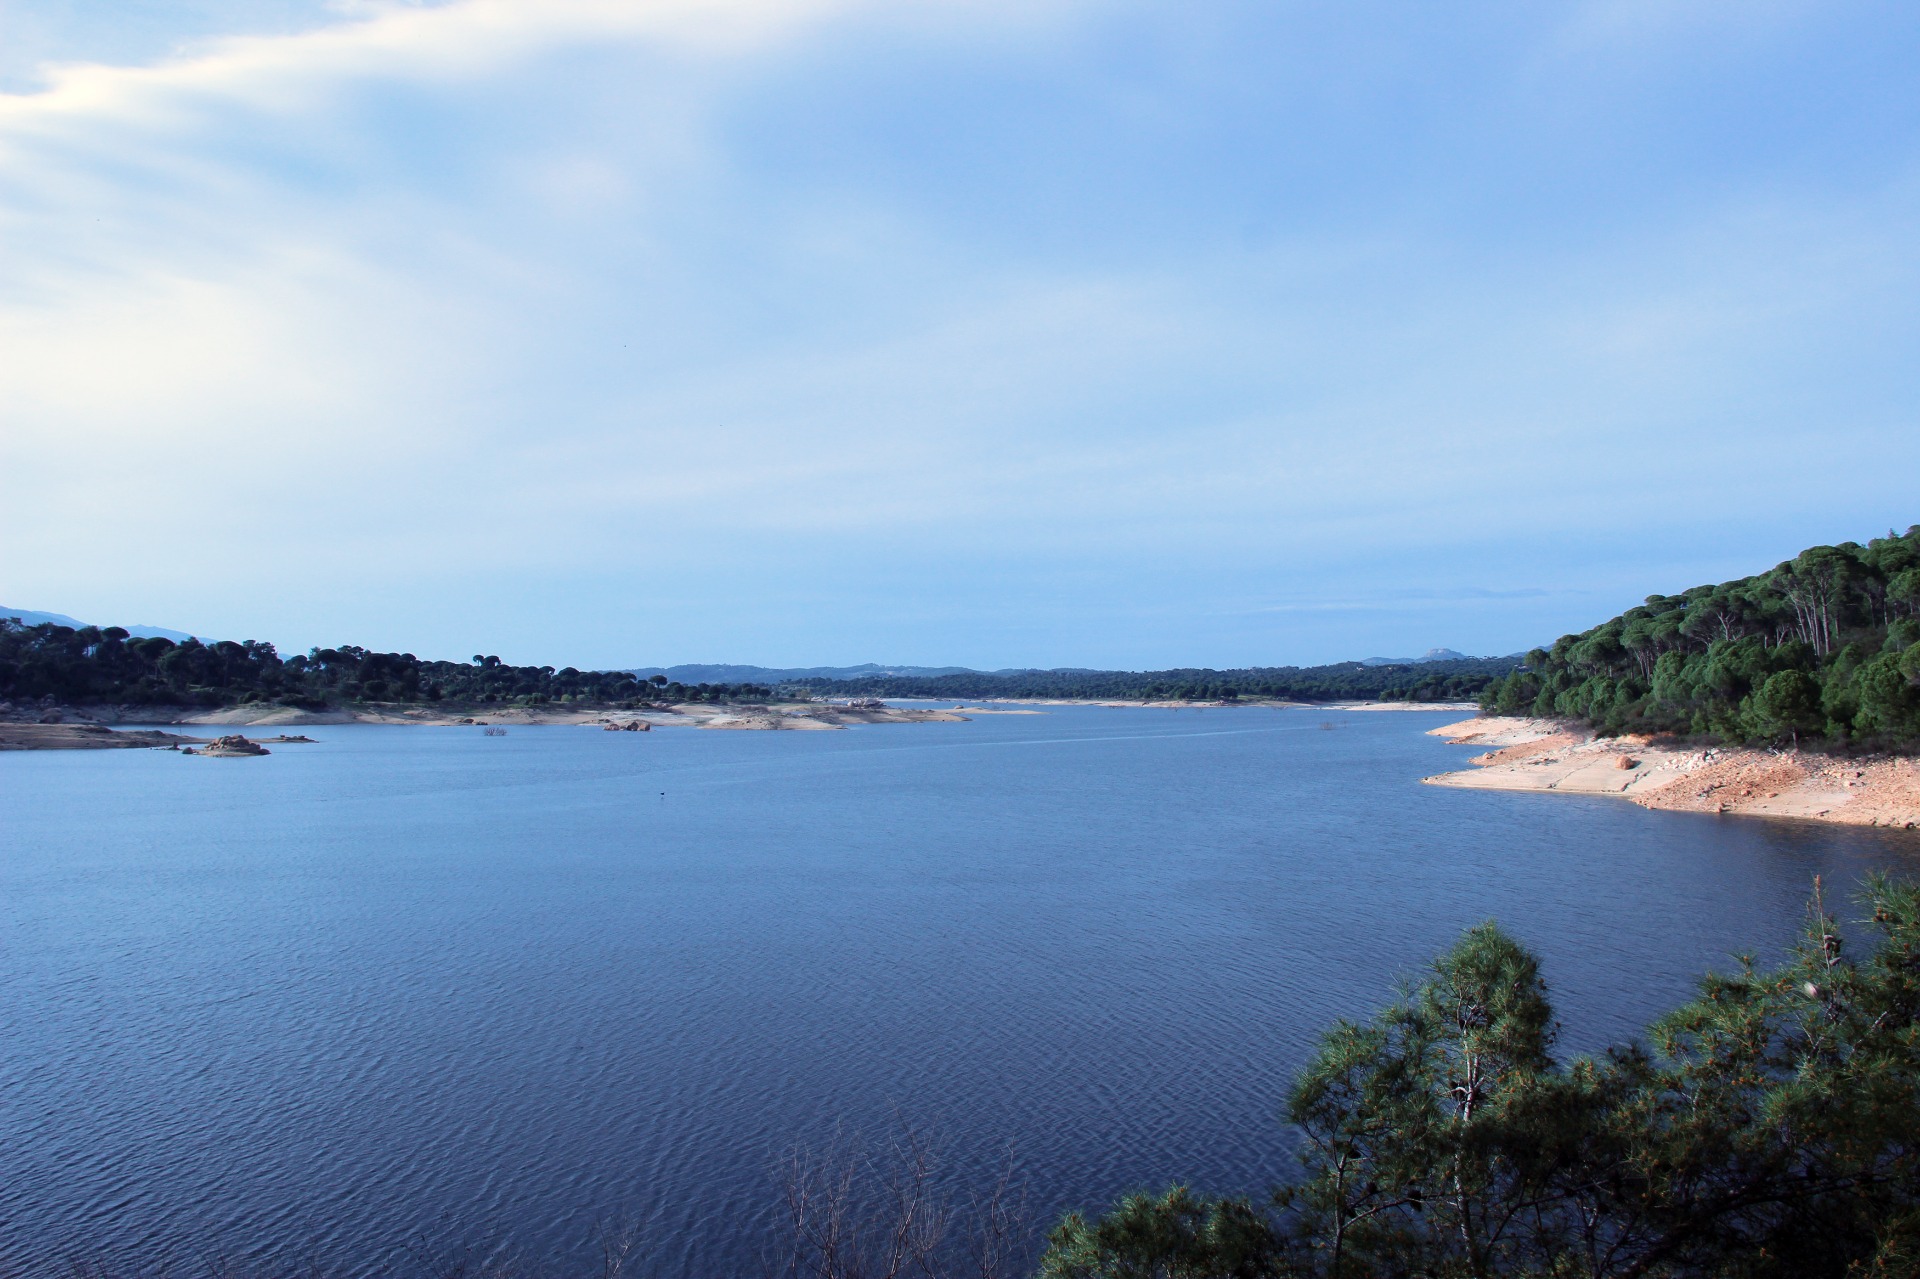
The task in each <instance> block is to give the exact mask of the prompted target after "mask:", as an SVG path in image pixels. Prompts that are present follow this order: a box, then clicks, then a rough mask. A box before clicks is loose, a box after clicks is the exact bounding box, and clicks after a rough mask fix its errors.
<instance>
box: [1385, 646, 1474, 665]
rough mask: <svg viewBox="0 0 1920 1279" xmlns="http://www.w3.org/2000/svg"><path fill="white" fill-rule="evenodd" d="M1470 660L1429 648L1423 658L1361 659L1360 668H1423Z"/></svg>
mask: <svg viewBox="0 0 1920 1279" xmlns="http://www.w3.org/2000/svg"><path fill="white" fill-rule="evenodd" d="M1470 660H1471V659H1470V658H1468V656H1467V655H1466V654H1465V653H1456V652H1455V651H1454V650H1452V649H1450V648H1430V649H1428V650H1427V652H1426V655H1425V656H1424V657H1363V658H1361V659H1360V665H1362V666H1424V665H1426V664H1427V663H1428V662H1465V661H1470Z"/></svg>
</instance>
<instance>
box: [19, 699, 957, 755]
mask: <svg viewBox="0 0 1920 1279" xmlns="http://www.w3.org/2000/svg"><path fill="white" fill-rule="evenodd" d="M30 711H31V714H32V715H33V717H34V718H33V719H32V720H30V721H29V720H23V719H19V718H16V719H12V720H9V719H7V718H6V710H5V709H0V750H101V749H110V748H114V747H122V748H124V747H142V746H145V747H162V748H164V747H169V746H186V745H201V744H203V743H206V742H208V741H210V740H211V739H209V738H206V737H188V736H182V735H180V734H177V733H169V732H164V731H161V730H159V729H157V728H135V729H118V730H116V729H115V728H114V727H112V726H114V725H125V724H138V725H157V724H165V725H182V726H185V725H193V726H200V725H208V726H213V725H218V726H221V727H229V728H280V727H292V726H295V725H313V724H321V725H324V724H414V725H423V726H441V727H461V726H481V725H488V726H503V725H534V724H562V725H576V726H579V727H583V728H600V729H606V728H625V727H626V726H628V725H632V726H633V727H635V728H648V729H651V728H711V729H731V730H746V731H761V732H770V731H795V730H797V731H820V730H833V729H844V728H846V727H848V726H850V725H854V724H919V723H961V722H964V721H965V720H966V719H967V716H966V715H963V714H960V713H959V711H958V709H957V708H956V709H955V710H944V709H938V708H929V707H912V706H887V705H883V704H878V703H869V704H865V705H852V706H848V705H837V704H827V703H821V702H793V703H779V702H770V703H766V704H760V703H737V702H736V703H720V704H715V703H687V704H678V705H662V704H654V705H651V706H647V707H643V708H640V709H635V710H626V709H620V710H610V709H607V708H605V707H596V708H587V707H565V708H562V707H552V706H531V707H523V706H506V707H502V706H469V707H459V706H446V705H440V706H434V707H430V708H429V707H423V706H417V705H411V704H405V703H362V704H358V705H353V706H346V707H331V708H328V709H326V710H317V711H313V710H300V709H298V708H295V707H289V706H275V705H271V704H266V703H256V704H252V705H247V706H230V707H224V708H221V709H218V710H208V709H206V708H204V707H156V706H89V707H55V708H48V707H39V706H36V707H32V708H30ZM15 713H16V714H20V713H22V712H15ZM43 721H46V722H43ZM259 740H265V741H272V740H274V739H272V738H264V739H259Z"/></svg>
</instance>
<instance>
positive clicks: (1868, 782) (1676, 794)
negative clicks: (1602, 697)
mask: <svg viewBox="0 0 1920 1279" xmlns="http://www.w3.org/2000/svg"><path fill="white" fill-rule="evenodd" d="M1429 731H1430V732H1431V733H1432V734H1433V735H1434V736H1436V737H1444V738H1446V739H1447V740H1448V741H1449V742H1453V743H1456V744H1461V745H1473V746H1480V747H1485V748H1487V749H1486V750H1485V751H1484V753H1482V754H1480V755H1476V756H1474V757H1473V758H1472V759H1471V760H1469V761H1468V762H1469V763H1470V764H1472V765H1474V767H1472V768H1468V769H1462V770H1460V771H1458V772H1451V773H1440V774H1438V775H1436V776H1433V777H1428V778H1425V779H1423V780H1425V781H1427V782H1428V783H1430V784H1432V785H1435V786H1462V787H1468V788H1475V789H1482V790H1520V791H1559V792H1562V793H1568V794H1575V795H1617V796H1620V797H1621V798H1623V799H1630V800H1632V801H1633V802H1634V803H1636V804H1639V805H1641V806H1642V807H1645V808H1659V809H1667V810H1672V811H1678V812H1693V813H1732V814H1738V815H1741V816H1754V817H1799V818H1805V819H1808V820H1811V821H1823V822H1840V823H1844V824H1846V825H1851V826H1882V827H1885V826H1893V827H1902V828H1905V829H1909V830H1912V829H1915V828H1920V763H1917V762H1916V761H1915V760H1914V759H1912V758H1908V757H1888V756H1879V757H1868V758H1862V759H1840V758H1836V757H1833V756H1827V755H1818V754H1812V753H1809V752H1803V751H1779V752H1773V751H1763V750H1745V749H1738V748H1728V747H1712V748H1699V747H1691V748H1688V747H1676V746H1666V745H1659V744H1656V743H1654V742H1653V741H1650V740H1649V739H1647V738H1645V737H1631V736H1629V737H1606V738H1603V737H1598V736H1596V735H1595V734H1594V733H1592V732H1590V731H1588V730H1586V729H1582V728H1577V727H1570V726H1569V725H1568V724H1566V723H1564V722H1562V721H1558V720H1550V719H1530V718H1523V717H1518V716H1498V715H1496V716H1485V717H1482V718H1478V719H1469V720H1462V721H1461V722H1459V723H1456V724H1447V725H1444V726H1442V727H1440V728H1435V729H1431V730H1429Z"/></svg>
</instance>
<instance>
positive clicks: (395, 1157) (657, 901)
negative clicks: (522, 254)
mask: <svg viewBox="0 0 1920 1279" xmlns="http://www.w3.org/2000/svg"><path fill="white" fill-rule="evenodd" d="M1326 719H1327V715H1326V713H1325V712H1314V711H1274V710H1266V709H1258V708H1245V709H1237V710H1220V711H1209V712H1192V711H1185V712H1177V713H1174V712H1166V711H1146V710H1108V709H1099V708H1077V707H1062V708H1053V710H1052V712H1051V713H1050V714H1048V715H1045V716H1030V717H1029V716H996V717H990V718H982V719H980V720H977V721H975V722H973V723H969V724H929V725H914V726H885V727H875V728H867V729H857V730H853V731H849V732H844V733H740V734H734V733H699V732H691V731H668V732H656V733H649V734H644V735H642V734H610V733H599V732H592V731H584V730H580V729H573V728H545V729H520V728H516V729H515V730H514V731H513V733H512V734H511V735H509V736H507V737H504V738H494V739H487V738H484V737H482V736H481V735H480V733H479V732H478V731H477V730H463V729H423V728H373V727H351V728H325V729H316V730H311V731H312V732H313V735H314V736H316V737H319V738H321V739H323V740H322V741H321V742H320V743H319V744H317V745H313V746H286V747H281V748H277V749H276V752H275V754H274V755H273V756H272V757H271V758H269V759H265V760H200V759H183V758H181V757H179V756H177V755H172V754H167V753H149V752H132V751H129V752H97V753H51V752H50V753H45V754H15V755H10V756H0V818H3V819H0V1009H3V1010H4V1019H3V1020H0V1036H4V1044H0V1265H13V1266H15V1267H19V1268H21V1269H22V1270H23V1271H31V1270H35V1269H38V1268H41V1267H43V1266H45V1265H46V1264H48V1263H51V1262H53V1261H54V1260H57V1259H59V1258H61V1257H67V1256H79V1255H84V1256H88V1257H95V1258H99V1257H107V1258H112V1257H115V1256H121V1257H126V1256H139V1257H140V1258H142V1259H143V1260H144V1261H146V1262H148V1263H160V1264H168V1265H174V1266H180V1267H185V1266H190V1265H192V1264H194V1263H196V1262H198V1261H199V1260H201V1259H203V1258H205V1257H206V1256H209V1255H220V1256H224V1257H227V1258H229V1259H232V1260H235V1261H241V1262H245V1261H255V1262H273V1261H287V1260H289V1259H299V1260H302V1261H307V1262H317V1263H319V1264H322V1265H325V1266H328V1267H330V1268H333V1269H334V1270H335V1271H336V1272H337V1273H367V1272H371V1271H372V1270H374V1269H376V1268H379V1267H381V1266H383V1265H388V1264H391V1263H392V1262H393V1261H394V1260H395V1259H396V1258H397V1257H400V1256H403V1255H404V1254H405V1252H406V1250H407V1249H408V1248H409V1246H410V1245H411V1246H416V1247H417V1246H419V1245H421V1244H425V1245H426V1246H427V1247H428V1248H430V1249H431V1248H437V1247H447V1246H454V1245H465V1244H488V1245H490V1244H496V1243H503V1242H508V1243H511V1244H512V1245H513V1246H515V1247H516V1248H517V1249H518V1250H519V1251H520V1252H521V1253H522V1254H523V1255H525V1256H528V1257H531V1258H534V1259H538V1260H550V1261H553V1262H555V1263H556V1264H566V1263H569V1262H584V1261H585V1260H586V1259H587V1258H588V1257H589V1256H590V1255H591V1251H592V1246H593V1243H594V1239H595V1233H596V1229H597V1228H598V1226H599V1224H600V1223H601V1222H603V1221H605V1220H608V1219H610V1218H612V1217H616V1216H622V1215H629V1216H636V1217H638V1218H639V1219H641V1220H643V1221H644V1222H646V1223H647V1224H648V1226H649V1229H650V1234H651V1237H652V1239H653V1241H654V1247H652V1248H651V1249H650V1252H651V1254H652V1255H653V1257H654V1258H655V1259H656V1262H657V1264H658V1265H659V1267H660V1269H661V1273H663V1274H672V1273H679V1272H685V1273H722V1272H724V1271H726V1270H728V1269H729V1268H731V1267H734V1266H737V1265H741V1264H743V1263H745V1262H747V1261H748V1260H750V1259H752V1258H754V1257H757V1256H758V1255H759V1249H760V1247H761V1245H762V1243H763V1241H764V1240H765V1239H766V1238H767V1237H769V1233H770V1232H771V1231H772V1230H773V1218H774V1216H775V1212H776V1202H775V1199H776V1193H775V1164H776V1162H777V1160H778V1159H779V1157H780V1156H781V1155H782V1154H784V1153H785V1152H787V1151H789V1150H790V1149H791V1148H793V1147H794V1146H795V1145H796V1144H803V1143H804V1144H816V1145H817V1144H820V1143H822V1142H829V1141H831V1140H832V1139H833V1136H834V1134H835V1133H837V1132H838V1133H845V1132H849V1131H876V1130H877V1131H882V1132H884V1131H885V1130H887V1129H888V1128H890V1127H891V1126H894V1125H896V1124H899V1123H908V1124H911V1125H913V1126H916V1127H920V1128H925V1129H930V1130H931V1131H932V1132H933V1133H934V1134H935V1136H936V1139H937V1141H938V1143H939V1145H940V1146H941V1148H942V1150H943V1151H944V1152H945V1154H946V1156H947V1163H946V1175H947V1176H948V1177H950V1178H951V1179H953V1180H954V1181H956V1182H961V1183H965V1182H968V1181H983V1180H985V1179H987V1178H989V1177H991V1176H992V1175H993V1173H994V1171H995V1170H997V1169H998V1167H999V1166H1000V1164H1001V1162H1002V1161H1003V1160H1004V1159H1005V1158H1006V1157H1007V1152H1008V1151H1009V1150H1011V1152H1012V1157H1013V1159H1014V1161H1015V1163H1016V1165H1017V1167H1018V1168H1019V1170H1020V1171H1021V1173H1023V1174H1024V1175H1025V1176H1026V1177H1028V1178H1029V1179H1030V1182H1031V1186H1032V1196H1033V1200H1034V1203H1035V1206H1036V1208H1037V1210H1038V1211H1039V1212H1040V1214H1041V1215H1042V1216H1043V1217H1050V1216H1052V1215H1053V1214H1054V1213H1056V1212H1058V1211H1059V1210H1061V1209H1063V1208H1065V1207H1068V1206H1076V1205H1093V1204H1099V1203H1102V1202H1104V1201H1106V1200H1107V1199H1109V1198H1111V1197H1112V1196H1113V1195H1115V1194H1116V1193H1119V1192H1121V1191H1124V1190H1126V1189H1129V1188H1133V1187H1136V1186H1143V1185H1151V1186H1159V1185H1164V1184H1166V1183H1168V1182H1170V1181H1173V1180H1182V1181H1186V1182H1188V1183H1190V1184H1194V1185H1197V1186H1199V1187H1202V1188H1210V1189H1219V1190H1225V1189H1248V1190H1253V1189H1257V1188H1259V1187H1260V1186H1262V1185H1264V1184H1266V1183H1267V1182H1269V1181H1271V1180H1272V1179H1273V1178H1275V1177H1276V1176H1278V1175H1281V1174H1284V1173H1285V1172H1286V1170H1287V1169H1288V1167H1289V1165H1290V1155H1289V1150H1288V1145H1287V1136H1286V1133H1285V1131H1284V1129H1283V1127H1282V1125H1281V1124H1280V1123H1279V1121H1278V1119H1277V1117H1276V1116H1277V1111H1278V1109H1279V1106H1280V1102H1281V1098H1282V1096H1283V1094H1284V1091H1285V1086H1286V1082H1287V1079H1288V1077H1289V1075H1290V1073H1291V1072H1292V1070H1293V1069H1294V1068H1295V1067H1296V1066H1297V1065H1298V1064H1299V1063H1300V1061H1301V1060H1302V1058H1303V1056H1304V1055H1305V1054H1306V1052H1307V1051H1308V1050H1309V1048H1310V1045H1311V1043H1312V1039H1313V1036H1314V1034H1315V1032H1316V1029H1317V1028H1318V1027H1320V1026H1322V1025H1324V1024H1325V1023H1326V1022H1327V1021H1328V1020H1329V1019H1331V1018H1333V1017H1335V1016H1364V1015H1366V1014H1367V1013H1368V1012H1370V1011H1371V1010H1372V1009H1374V1008H1375V1007H1377V1006H1378V1005H1379V1004H1380V1003H1381V1002H1383V1001H1384V1000H1385V999H1386V998H1387V997H1388V996H1389V995H1390V993H1391V991H1392V988H1393V984H1394V981H1395V979H1396V977H1398V976H1400V975H1404V974H1405V973H1407V972H1409V971H1410V970H1412V969H1413V968H1415V967H1416V966H1418V965H1420V964H1422V963H1423V962H1425V960H1426V959H1427V958H1428V957H1429V956H1430V955H1431V954H1432V953H1433V952H1435V951H1436V950H1438V949H1439V948H1441V947H1443V946H1444V945H1446V944H1447V943H1448V942H1449V941H1450V940H1451V938H1452V937H1453V936H1454V934H1455V933H1457V932H1458V930H1459V929H1461V928H1462V927H1464V926H1466V925H1468V924H1471V923H1473V922H1476V921H1478V920H1480V919H1484V918H1487V917H1490V916H1491V917H1495V918H1498V919H1499V920H1501V921H1502V922H1503V923H1504V924H1506V925H1508V926H1509V927H1510V928H1512V929H1514V930H1515V931H1516V932H1518V933H1519V934H1520V935H1521V936H1522V937H1523V938H1525V939H1526V940H1527V941H1528V942H1530V943H1531V944H1532V945H1534V946H1535V947H1536V948H1537V949H1538V950H1539V951H1540V952H1541V953H1542V954H1543V955H1544V956H1545V961H1546V972H1547V976H1548V979H1549V981H1550V982H1551V983H1552V985H1553V987H1554V990H1555V991H1556V994H1557V997H1558V1001H1559V1006H1560V1010H1561V1016H1562V1019H1563V1021H1564V1022H1565V1025H1566V1032H1565V1039H1566V1041H1567V1042H1568V1043H1569V1044H1570V1045H1572V1046H1574V1047H1576V1048H1593V1047H1596V1046H1599V1045H1601V1044H1603V1043H1605V1042H1607V1041H1609V1040H1611V1039H1614V1038H1619V1037H1622V1036H1625V1035H1628V1034H1630V1033H1631V1032H1632V1031H1633V1029H1634V1028H1635V1027H1636V1026H1638V1025H1639V1024H1641V1023H1643V1022H1644V1021H1645V1020H1646V1019H1647V1018H1648V1017H1650V1016H1651V1015H1653V1014H1655V1013H1657V1012H1658V1011H1660V1010H1662V1009H1664V1008H1666V1007H1668V1006H1670V1005H1671V1004H1672V1003H1674V1002H1676V1001H1677V1000H1679V999H1681V998H1683V997H1684V996H1685V995H1686V994H1687V993H1688V991H1689V989H1690V986H1691V982H1692V979H1693V977H1694V976H1695V975H1696V974H1697V973H1698V972H1699V971H1701V970H1702V969H1704V968H1705V967H1707V966H1709V965H1713V964H1722V963H1724V962H1725V961H1726V957H1727V956H1728V955H1729V954H1730V953H1731V952H1734V951H1737V950H1743V949H1752V950H1759V951H1762V952H1769V951H1773V950H1776V949H1777V948H1778V947H1779V946H1781V945H1782V944H1783V943H1784V942H1786V941H1787V940H1788V939H1789V938H1790V937H1791V935H1792V933H1793V930H1794V928H1795V926H1796V924H1797V922H1798V920H1799V919H1800V917H1801V912H1802V907H1803V903H1804V900H1805V897H1806V894H1807V891H1808V887H1809V885H1810V883H1811V880H1812V878H1813V876H1814V875H1816V874H1824V875H1826V876H1827V877H1828V878H1829V881H1830V882H1835V883H1851V882H1852V881H1854V880H1856V879H1857V878H1858V876H1859V875H1860V874H1861V873H1862V872H1863V871H1864V870H1866V869H1868V868H1871V867H1874V866H1902V865H1914V864H1915V862H1916V857H1920V844H1916V841H1915V839H1914V838H1913V837H1912V836H1910V835H1902V834H1898V833H1894V832H1876V831H1839V830H1833V829H1822V828H1819V827H1813V826H1803V825H1794V824H1763V823H1758V822H1752V821H1741V820H1737V819H1715V818H1707V817H1699V816H1692V815H1682V814H1664V813H1650V812H1646V811H1644V810H1641V809H1638V808H1635V807H1633V806H1631V805H1628V804H1623V803H1620V802H1617V801H1611V800H1605V799H1579V798H1573V797H1564V796H1528V795H1501V794H1495V793H1487V792H1474V791H1462V790H1445V789H1439V788H1434V787H1423V786H1420V785H1419V784H1418V781H1417V779H1418V778H1419V777H1421V776H1422V775H1423V774H1426V773H1431V772H1434V771H1437V770H1439V769H1440V768H1442V767H1444V766H1446V765H1447V764H1448V763H1450V762H1453V761H1457V760H1459V759H1462V758H1463V757H1464V754H1465V752H1463V751H1461V750H1460V749H1458V748H1450V747H1447V746H1444V745H1442V744H1440V743H1439V742H1437V741H1436V740H1434V739H1432V738H1428V737H1426V736H1424V735H1423V733H1422V731H1421V730H1423V729H1425V728H1427V727H1430V726H1432V725H1434V724H1436V723H1441V722H1445V719H1444V717H1440V716H1437V715H1434V714H1424V713H1422V714H1377V715H1363V714H1354V715H1349V716H1347V717H1346V718H1345V720H1344V723H1343V725H1342V727H1340V729H1339V731H1335V732H1327V731H1322V729H1321V724H1322V722H1323V721H1324V720H1326ZM721 1223H724V1225H722V1224H721Z"/></svg>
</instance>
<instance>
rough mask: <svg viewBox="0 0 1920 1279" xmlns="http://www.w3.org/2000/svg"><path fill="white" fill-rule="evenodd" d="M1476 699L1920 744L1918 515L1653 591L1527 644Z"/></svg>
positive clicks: (1597, 716)
mask: <svg viewBox="0 0 1920 1279" xmlns="http://www.w3.org/2000/svg"><path fill="white" fill-rule="evenodd" d="M1481 705H1482V708H1483V709H1485V710H1488V711H1492V712H1496V713H1499V714H1532V715H1550V716H1563V717H1568V718H1572V719H1577V720H1581V721H1584V722H1585V723H1588V724H1591V725H1594V726H1595V727H1598V728H1600V729H1601V730H1602V731H1605V732H1612V733H1618V732H1641V733H1676V734H1681V735H1685V736H1689V737H1696V738H1702V739H1707V740H1713V741H1719V742H1746V743H1757V744H1788V743H1793V744H1800V745H1806V744H1816V745H1821V746H1827V747H1836V748H1860V749H1875V748H1884V749H1901V750H1912V749H1915V748H1916V747H1920V526H1915V527H1913V528H1909V529H1908V530H1907V531H1906V532H1905V533H1904V534H1899V533H1893V532H1889V533H1888V534H1887V536H1886V537H1884V538H1878V539H1875V540H1874V541H1871V542H1868V543H1867V544H1866V545H1865V546H1861V545H1860V544H1859V543H1857V542H1843V543H1841V544H1840V545H1838V546H1816V547H1813V548H1812V549H1810V550H1806V551H1802V552H1801V553H1800V554H1799V555H1797V556H1795V557H1794V558H1793V559H1791V560H1788V561H1786V562H1785V563H1782V564H1779V565H1777V566H1776V567H1774V568H1773V569H1772V570H1771V571H1769V572H1766V573H1761V574H1757V575H1756V576H1753V577H1746V578H1741V579H1740V580H1739V581H1734V582H1722V583H1721V584H1720V585H1718V586H1696V587H1694V588H1693V589H1692V590H1689V591H1685V592H1683V593H1681V594H1679V595H1650V596H1648V597H1647V602H1646V603H1645V604H1644V605H1643V606H1641V607H1639V608H1633V609H1628V610H1627V611H1626V612H1625V613H1622V614H1621V615H1620V616H1619V617H1616V618H1613V619H1611V620H1610V621H1606V622H1602V623H1601V624H1600V625H1598V626H1596V627H1594V628H1593V629H1592V630H1589V631H1584V632H1582V633H1580V634H1578V635H1567V636H1563V637H1562V638H1561V639H1559V640H1558V641H1556V642H1555V643H1554V645H1553V647H1552V648H1551V649H1544V650H1543V649H1536V650H1535V651H1533V652H1531V653H1529V654H1527V659H1526V664H1525V666H1524V667H1523V668H1522V669H1520V670H1516V671H1514V672H1513V673H1512V674H1510V675H1508V676H1507V677H1506V678H1504V679H1502V680H1501V681H1499V682H1498V683H1496V684H1494V685H1492V686H1490V687H1489V688H1488V689H1487V690H1486V692H1485V693H1484V694H1483V696H1482V699H1481Z"/></svg>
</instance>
